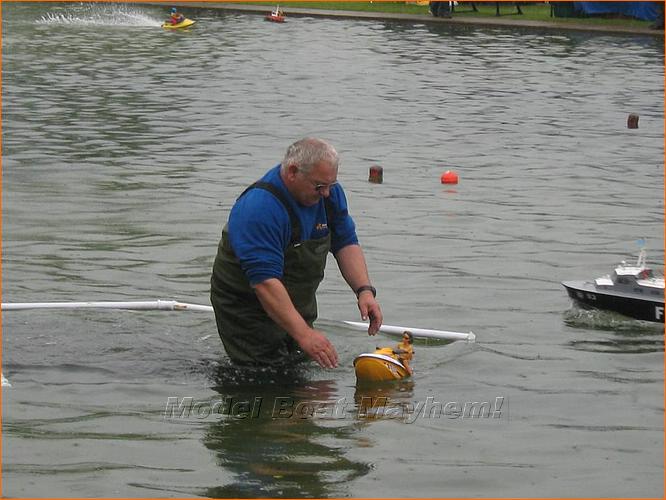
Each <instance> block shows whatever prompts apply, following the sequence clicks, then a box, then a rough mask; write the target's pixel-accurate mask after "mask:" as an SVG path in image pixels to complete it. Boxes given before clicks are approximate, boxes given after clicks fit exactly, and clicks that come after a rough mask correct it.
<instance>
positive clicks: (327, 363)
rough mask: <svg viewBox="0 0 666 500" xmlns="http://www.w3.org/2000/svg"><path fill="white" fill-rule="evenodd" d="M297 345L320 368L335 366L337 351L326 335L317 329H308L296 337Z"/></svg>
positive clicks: (336, 364)
mask: <svg viewBox="0 0 666 500" xmlns="http://www.w3.org/2000/svg"><path fill="white" fill-rule="evenodd" d="M298 345H299V346H300V347H301V349H303V352H304V353H305V354H307V355H308V356H310V357H311V358H312V359H313V360H315V361H316V362H317V363H318V364H319V366H321V367H322V368H337V366H338V353H337V352H336V350H335V347H333V344H331V342H330V341H329V340H328V339H327V338H326V335H324V334H323V333H322V332H320V331H319V330H314V329H310V332H309V333H308V334H307V335H303V336H302V337H300V338H299V339H298Z"/></svg>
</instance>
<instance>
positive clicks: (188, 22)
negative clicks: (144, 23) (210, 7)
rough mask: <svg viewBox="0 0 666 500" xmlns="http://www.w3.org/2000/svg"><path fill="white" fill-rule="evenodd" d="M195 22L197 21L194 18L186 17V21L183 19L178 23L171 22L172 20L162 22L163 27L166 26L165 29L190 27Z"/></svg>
mask: <svg viewBox="0 0 666 500" xmlns="http://www.w3.org/2000/svg"><path fill="white" fill-rule="evenodd" d="M194 23H196V21H192V19H185V20H184V21H181V22H179V23H178V24H171V23H170V22H168V21H166V22H164V23H162V28H164V29H165V30H178V29H182V28H189V27H190V26H192V25H193V24H194Z"/></svg>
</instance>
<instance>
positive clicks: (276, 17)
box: [266, 5, 286, 23]
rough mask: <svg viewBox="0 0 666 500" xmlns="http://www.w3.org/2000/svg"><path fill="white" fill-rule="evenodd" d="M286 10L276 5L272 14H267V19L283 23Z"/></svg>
mask: <svg viewBox="0 0 666 500" xmlns="http://www.w3.org/2000/svg"><path fill="white" fill-rule="evenodd" d="M285 17H286V16H285V15H284V11H283V10H280V6H279V5H278V6H277V7H275V10H273V11H272V12H271V13H270V14H268V15H267V16H266V21H272V22H274V23H283V22H284V20H285Z"/></svg>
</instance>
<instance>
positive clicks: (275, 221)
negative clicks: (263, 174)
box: [228, 189, 291, 285]
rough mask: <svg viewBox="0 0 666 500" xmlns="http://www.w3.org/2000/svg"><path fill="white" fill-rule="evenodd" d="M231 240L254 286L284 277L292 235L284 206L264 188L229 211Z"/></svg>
mask: <svg viewBox="0 0 666 500" xmlns="http://www.w3.org/2000/svg"><path fill="white" fill-rule="evenodd" d="M228 232H229V242H230V244H231V248H232V249H233V251H234V253H235V254H236V257H238V259H239V260H240V264H241V269H242V270H243V272H244V273H245V275H246V276H247V277H248V280H249V282H250V284H251V285H256V284H258V283H261V282H262V281H265V280H267V279H269V278H277V279H280V278H282V274H283V272H284V250H285V249H286V247H287V244H288V243H289V239H290V237H291V229H290V224H289V215H288V214H287V211H286V210H285V208H284V206H283V205H282V203H280V201H279V200H278V199H276V198H275V196H273V195H272V194H271V193H269V192H268V191H266V190H264V189H252V190H251V191H249V192H248V193H246V194H245V195H244V196H243V197H242V198H241V199H240V200H238V201H237V202H236V204H235V205H234V207H233V208H232V209H231V213H230V214H229V226H228Z"/></svg>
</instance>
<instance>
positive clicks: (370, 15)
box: [140, 0, 664, 37]
mask: <svg viewBox="0 0 666 500" xmlns="http://www.w3.org/2000/svg"><path fill="white" fill-rule="evenodd" d="M140 3H142V4H147V5H157V4H159V5H160V6H164V5H165V4H164V3H162V2H158V1H157V0H156V1H155V2H151V1H148V2H140ZM277 3H279V2H277ZM169 6H176V7H179V8H182V9H213V10H225V11H229V12H241V13H249V14H267V13H268V12H269V11H270V10H271V8H272V6H273V3H270V2H266V3H264V4H263V5H258V4H257V5H249V4H245V3H242V4H241V3H228V2H227V3H224V2H175V3H170V4H169ZM165 9H166V7H165ZM284 10H285V11H286V13H287V17H322V18H342V19H367V20H382V21H395V22H407V23H414V24H423V23H427V24H449V25H455V26H488V27H495V28H512V29H528V30H548V31H578V32H592V33H605V34H616V35H642V36H657V37H663V36H664V30H663V29H661V30H660V29H650V28H643V27H631V26H621V25H603V24H586V23H585V22H584V21H581V22H577V23H558V22H556V21H553V22H550V21H535V20H520V19H515V17H512V18H508V17H479V16H464V15H461V14H454V15H453V17H451V18H441V17H433V16H430V15H419V14H402V13H393V12H378V11H372V12H370V11H349V10H326V9H314V8H298V7H293V6H291V5H289V6H286V7H284Z"/></svg>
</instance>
